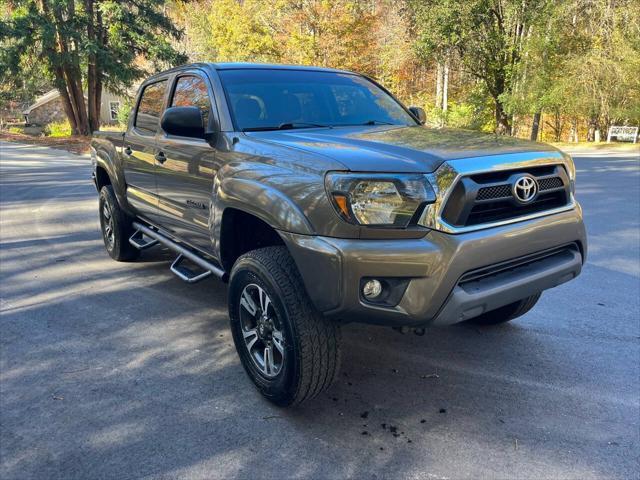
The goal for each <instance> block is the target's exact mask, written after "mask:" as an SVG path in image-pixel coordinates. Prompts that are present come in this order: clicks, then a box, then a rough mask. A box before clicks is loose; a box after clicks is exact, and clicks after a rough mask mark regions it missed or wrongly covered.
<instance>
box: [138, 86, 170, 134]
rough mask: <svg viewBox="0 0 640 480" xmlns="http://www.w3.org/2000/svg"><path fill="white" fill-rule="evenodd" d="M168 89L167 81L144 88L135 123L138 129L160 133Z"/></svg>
mask: <svg viewBox="0 0 640 480" xmlns="http://www.w3.org/2000/svg"><path fill="white" fill-rule="evenodd" d="M166 87H167V81H166V80H162V81H160V82H156V83H152V84H150V85H147V86H146V87H144V90H143V91H142V98H141V99H140V103H139V104H138V111H137V112H136V119H135V123H134V125H135V126H136V128H138V129H140V130H142V131H144V132H148V133H153V134H155V133H156V132H157V131H158V128H159V124H160V115H161V114H162V106H163V103H164V92H165V90H166Z"/></svg>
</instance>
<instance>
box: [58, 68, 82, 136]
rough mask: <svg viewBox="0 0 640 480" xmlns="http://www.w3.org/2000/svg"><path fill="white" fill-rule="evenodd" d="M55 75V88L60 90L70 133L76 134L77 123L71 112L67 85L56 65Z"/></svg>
mask: <svg viewBox="0 0 640 480" xmlns="http://www.w3.org/2000/svg"><path fill="white" fill-rule="evenodd" d="M55 77H56V80H55V83H56V88H57V89H58V92H60V98H61V99H62V107H63V108H64V113H65V114H66V115H67V119H68V120H69V125H71V135H78V123H77V121H76V116H75V114H74V112H73V106H72V105H71V99H70V98H69V92H68V91H67V86H66V85H65V81H64V74H63V73H62V68H60V67H56V69H55Z"/></svg>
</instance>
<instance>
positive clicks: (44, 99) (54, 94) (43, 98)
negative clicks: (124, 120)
mask: <svg viewBox="0 0 640 480" xmlns="http://www.w3.org/2000/svg"><path fill="white" fill-rule="evenodd" d="M134 93H135V91H134ZM59 97H60V92H59V91H58V89H57V88H54V89H53V90H50V91H48V92H47V93H45V94H44V95H40V96H39V97H38V98H36V101H35V102H33V103H32V104H31V105H29V106H28V107H27V108H25V109H24V110H23V111H22V114H23V115H29V114H30V113H31V111H32V110H35V109H36V108H38V107H41V106H42V105H45V104H47V103H49V102H51V101H52V100H55V99H56V98H59ZM84 98H85V99H86V98H87V94H86V92H85V94H84Z"/></svg>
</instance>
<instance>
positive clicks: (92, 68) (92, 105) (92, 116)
mask: <svg viewBox="0 0 640 480" xmlns="http://www.w3.org/2000/svg"><path fill="white" fill-rule="evenodd" d="M84 8H85V11H86V14H87V17H89V21H88V22H87V39H88V40H89V42H90V43H92V44H94V45H95V44H96V29H95V27H94V9H93V0H85V2H84ZM97 61H98V59H97V56H96V54H95V50H93V49H92V50H91V51H90V53H89V55H88V62H87V101H88V103H89V128H90V130H91V131H92V132H93V131H95V130H98V129H99V128H100V105H99V104H97V103H96V88H97V82H98V78H97V68H98V66H97Z"/></svg>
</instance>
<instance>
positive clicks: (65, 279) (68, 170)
mask: <svg viewBox="0 0 640 480" xmlns="http://www.w3.org/2000/svg"><path fill="white" fill-rule="evenodd" d="M0 149H1V150H0V155H1V158H2V161H1V172H0V173H1V184H0V193H1V211H0V214H1V224H0V229H1V230H0V231H1V251H0V252H1V253H0V255H1V256H0V260H1V262H2V264H1V277H0V282H1V288H2V291H1V294H2V295H1V299H2V303H1V308H2V317H1V324H0V336H1V344H0V345H1V358H0V360H1V363H0V367H1V372H0V373H1V377H0V380H1V384H0V387H1V403H0V407H1V419H0V420H1V437H0V453H1V464H0V478H2V479H31V478H41V479H57V478H60V479H75V478H78V479H94V478H114V479H128V478H247V479H258V478H287V477H298V478H300V477H305V478H306V477H313V478H343V477H346V476H350V477H356V478H424V479H458V478H536V479H539V478H563V479H565V478H575V479H582V480H584V479H590V478H625V479H629V478H638V476H639V475H640V473H639V471H640V465H639V452H640V434H639V429H640V400H639V399H640V366H639V365H640V315H639V312H640V305H639V302H640V225H639V223H640V162H639V159H638V157H637V156H633V155H629V154H626V155H622V154H617V155H603V154H599V156H591V157H589V156H578V157H577V165H578V182H579V186H578V195H579V199H580V201H581V202H582V204H583V206H584V209H585V216H586V221H587V224H588V230H589V239H590V254H589V261H588V264H587V265H586V267H585V269H584V271H583V274H582V275H581V276H580V277H579V278H578V279H577V280H576V281H574V282H571V283H569V284H566V285H563V286H561V287H559V288H557V289H555V290H553V291H550V292H547V293H546V294H545V295H544V296H543V297H542V300H541V302H540V303H539V304H538V306H537V307H536V308H535V309H534V310H533V311H532V312H531V313H529V314H528V315H526V316H525V317H523V318H522V319H520V320H519V321H516V322H514V323H513V324H510V325H506V326H502V327H498V328H481V329H480V328H474V327H471V326H454V327H450V328H445V329H439V330H432V331H428V332H427V335H426V336H424V337H417V336H414V335H400V334H398V333H396V332H394V331H392V330H391V329H387V328H378V327H368V326H362V325H350V326H348V327H346V328H345V329H344V361H343V369H342V373H341V375H340V378H339V380H338V381H337V384H336V385H335V386H334V387H333V388H332V389H331V390H330V391H329V392H328V393H327V394H325V395H323V396H321V397H320V398H318V399H317V400H315V401H313V402H312V403H310V404H308V405H306V406H304V407H302V408H299V409H296V410H280V409H278V408H275V407H273V406H271V405H270V404H268V403H267V402H266V401H264V400H262V398H261V397H260V396H259V395H258V393H256V391H254V389H253V387H252V385H251V384H250V383H249V380H248V379H247V378H246V377H245V374H244V372H243V370H242V368H241V366H240V363H239V361H238V359H237V357H236V354H235V351H234V348H233V345H232V340H231V336H230V332H229V328H228V326H227V313H226V301H225V297H226V288H225V286H224V285H223V284H222V283H220V282H218V281H215V280H207V281H205V282H202V283H199V284H197V285H196V286H192V287H189V286H187V285H186V284H184V283H182V282H181V281H180V280H179V279H177V278H176V277H174V276H173V275H172V274H171V273H170V272H169V270H168V260H169V259H170V255H169V254H168V253H167V252H164V253H163V252H162V251H160V250H154V251H149V252H145V253H144V255H143V257H142V259H141V261H139V262H136V263H132V264H122V263H116V262H113V261H111V260H110V259H109V258H108V257H107V254H106V253H105V251H104V248H103V245H102V240H101V239H100V234H99V230H98V217H97V197H96V194H95V191H94V190H93V187H92V185H91V184H90V183H89V174H90V167H89V160H88V159H87V158H86V157H85V158H83V157H78V156H74V155H71V154H69V153H66V152H61V151H56V150H51V149H46V148H43V147H32V146H25V145H18V144H9V143H2V144H0ZM394 431H395V432H396V435H393V432H394Z"/></svg>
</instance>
